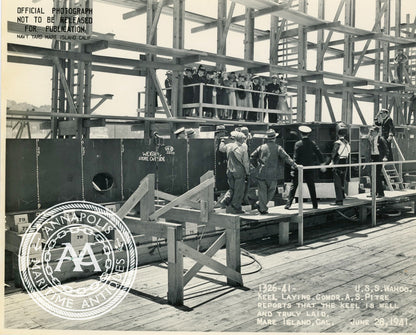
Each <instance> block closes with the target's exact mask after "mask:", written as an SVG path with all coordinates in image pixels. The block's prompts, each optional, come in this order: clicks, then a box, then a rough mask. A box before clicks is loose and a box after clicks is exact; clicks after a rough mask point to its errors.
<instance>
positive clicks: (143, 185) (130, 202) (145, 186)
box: [117, 177, 149, 220]
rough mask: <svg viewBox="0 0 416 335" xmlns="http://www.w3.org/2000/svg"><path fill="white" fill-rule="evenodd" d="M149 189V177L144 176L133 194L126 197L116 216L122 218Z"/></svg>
mask: <svg viewBox="0 0 416 335" xmlns="http://www.w3.org/2000/svg"><path fill="white" fill-rule="evenodd" d="M148 191H149V178H148V177H145V178H144V179H142V181H141V182H140V185H139V187H138V188H137V189H136V191H134V192H133V194H132V195H131V196H130V197H129V198H128V199H127V201H126V202H125V203H124V204H123V206H121V208H120V209H119V210H118V211H117V216H118V217H119V218H120V219H122V220H123V218H124V217H125V216H126V215H127V214H128V213H129V212H130V211H131V210H132V209H133V208H134V207H136V206H137V204H138V203H139V201H140V200H142V199H143V197H144V196H145V195H146V193H147V192H148Z"/></svg>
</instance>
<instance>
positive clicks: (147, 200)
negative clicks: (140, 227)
mask: <svg viewBox="0 0 416 335" xmlns="http://www.w3.org/2000/svg"><path fill="white" fill-rule="evenodd" d="M146 180H147V185H148V186H147V192H146V194H145V195H144V196H143V197H142V199H141V200H140V218H141V219H142V220H143V221H150V215H151V214H153V213H154V212H155V175H154V174H148V175H147V176H146Z"/></svg>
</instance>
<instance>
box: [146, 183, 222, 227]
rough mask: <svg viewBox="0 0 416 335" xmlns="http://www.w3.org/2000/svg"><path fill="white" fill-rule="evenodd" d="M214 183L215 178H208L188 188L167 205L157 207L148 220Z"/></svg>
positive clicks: (153, 218)
mask: <svg viewBox="0 0 416 335" xmlns="http://www.w3.org/2000/svg"><path fill="white" fill-rule="evenodd" d="M213 184H215V179H213V178H212V179H208V180H205V181H203V182H202V183H200V184H199V185H197V186H195V187H194V188H192V189H190V190H189V191H187V192H185V193H184V194H182V195H180V196H179V197H177V198H176V199H175V200H173V201H171V202H170V203H168V204H167V205H165V206H163V207H162V208H160V209H158V210H157V211H156V212H154V213H153V214H152V215H150V217H149V219H150V220H156V219H157V218H159V217H160V216H162V215H163V214H165V213H166V212H168V211H169V210H170V209H172V208H173V207H175V206H177V205H179V204H180V203H182V201H183V200H185V199H188V198H190V197H191V196H193V195H195V194H197V193H199V192H201V191H202V190H204V189H205V188H206V187H208V186H210V185H213Z"/></svg>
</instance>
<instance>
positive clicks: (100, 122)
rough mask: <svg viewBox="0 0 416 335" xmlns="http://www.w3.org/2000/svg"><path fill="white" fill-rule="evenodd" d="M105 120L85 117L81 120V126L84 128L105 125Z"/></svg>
mask: <svg viewBox="0 0 416 335" xmlns="http://www.w3.org/2000/svg"><path fill="white" fill-rule="evenodd" d="M105 125H106V122H105V120H104V119H90V120H88V119H85V120H82V126H83V127H84V128H93V127H105Z"/></svg>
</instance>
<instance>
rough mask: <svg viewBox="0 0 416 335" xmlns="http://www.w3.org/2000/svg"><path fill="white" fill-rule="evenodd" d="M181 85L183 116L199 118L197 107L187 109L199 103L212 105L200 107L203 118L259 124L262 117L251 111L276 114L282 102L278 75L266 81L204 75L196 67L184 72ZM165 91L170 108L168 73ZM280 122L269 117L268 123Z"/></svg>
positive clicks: (248, 76) (283, 96) (239, 75)
mask: <svg viewBox="0 0 416 335" xmlns="http://www.w3.org/2000/svg"><path fill="white" fill-rule="evenodd" d="M201 84H203V86H202V92H201ZM183 85H184V89H183V106H184V116H199V106H198V107H196V106H195V105H194V106H192V107H190V106H189V105H190V104H197V103H201V102H202V103H203V104H209V105H213V106H204V107H203V115H202V116H204V117H215V118H219V119H229V120H246V121H253V122H255V121H259V120H262V115H261V114H262V113H261V112H256V111H254V110H252V109H253V108H259V109H267V110H269V111H270V110H280V106H281V105H282V103H283V102H284V101H285V99H286V86H285V81H284V80H283V77H279V76H278V75H273V76H271V77H270V78H266V77H263V76H257V75H252V74H247V73H242V72H240V73H235V72H221V71H212V70H208V71H207V70H206V69H205V67H204V66H202V65H200V66H199V67H198V68H186V69H185V73H184V78H183ZM165 88H166V98H167V102H168V104H169V105H170V104H171V96H172V72H171V71H168V72H166V80H165ZM201 98H202V99H201ZM187 105H188V106H187ZM214 105H215V106H214ZM216 106H218V107H216ZM226 106H229V108H226ZM233 107H236V108H233ZM280 120H281V115H279V114H277V113H269V122H270V123H276V122H278V121H280Z"/></svg>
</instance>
